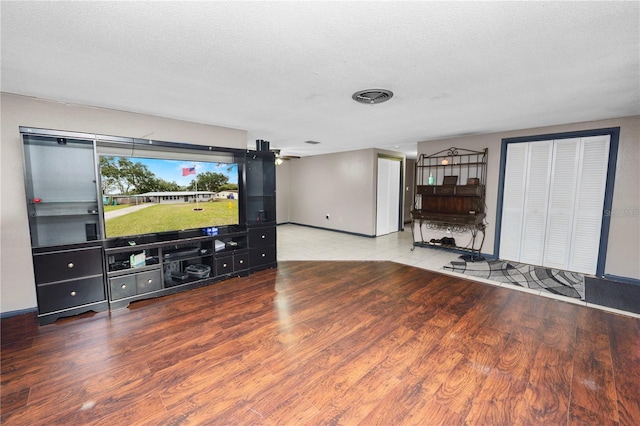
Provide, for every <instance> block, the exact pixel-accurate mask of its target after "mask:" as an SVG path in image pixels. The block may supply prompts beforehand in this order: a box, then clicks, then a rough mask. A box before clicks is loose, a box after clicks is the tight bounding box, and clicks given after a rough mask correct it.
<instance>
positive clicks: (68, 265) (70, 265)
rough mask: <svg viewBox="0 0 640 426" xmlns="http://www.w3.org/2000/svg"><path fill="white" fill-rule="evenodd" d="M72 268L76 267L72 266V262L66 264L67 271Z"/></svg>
mask: <svg viewBox="0 0 640 426" xmlns="http://www.w3.org/2000/svg"><path fill="white" fill-rule="evenodd" d="M74 266H76V265H74V264H73V262H69V263H68V264H67V268H69V269H71V268H73V267H74Z"/></svg>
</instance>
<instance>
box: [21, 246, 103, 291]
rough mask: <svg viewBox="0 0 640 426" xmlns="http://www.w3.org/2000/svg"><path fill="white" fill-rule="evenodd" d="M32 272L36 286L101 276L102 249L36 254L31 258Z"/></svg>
mask: <svg viewBox="0 0 640 426" xmlns="http://www.w3.org/2000/svg"><path fill="white" fill-rule="evenodd" d="M33 270H34V273H35V278H36V283H37V284H43V283H51V282H55V281H63V280H72V279H74V278H80V277H86V276H90V275H98V274H102V249H101V248H91V249H82V250H69V251H59V252H55V253H47V254H36V255H34V256H33Z"/></svg>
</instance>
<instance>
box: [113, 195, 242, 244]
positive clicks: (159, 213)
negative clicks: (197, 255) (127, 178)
mask: <svg viewBox="0 0 640 426" xmlns="http://www.w3.org/2000/svg"><path fill="white" fill-rule="evenodd" d="M198 207H199V208H200V209H202V210H199V211H196V210H194V209H195V208H196V204H195V203H188V204H156V205H153V206H151V207H146V208H144V209H142V210H138V211H136V212H133V213H128V214H125V215H123V216H120V217H116V218H113V219H109V220H106V221H105V227H106V231H107V232H106V233H107V237H108V238H111V237H118V236H125V235H138V234H148V233H154V232H165V231H175V230H181V229H192V228H205V227H209V226H218V225H233V224H237V223H238V200H220V201H215V202H202V203H199V206H198Z"/></svg>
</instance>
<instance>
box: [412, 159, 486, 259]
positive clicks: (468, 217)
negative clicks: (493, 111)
mask: <svg viewBox="0 0 640 426" xmlns="http://www.w3.org/2000/svg"><path fill="white" fill-rule="evenodd" d="M487 155H488V149H487V148H485V149H483V150H482V151H473V150H468V149H462V148H456V147H451V148H448V149H445V150H442V151H439V152H436V153H435V154H432V155H425V154H421V155H420V156H419V157H418V160H417V161H416V169H415V182H416V185H415V192H414V204H413V209H412V211H411V219H412V223H411V232H412V235H413V247H412V248H411V250H413V249H415V246H416V245H421V246H431V245H440V246H444V247H450V248H456V249H459V250H465V251H469V252H471V254H472V256H475V255H479V254H480V250H481V249H482V245H483V243H484V231H485V220H484V219H485V216H486V212H485V184H486V178H487ZM416 226H417V227H418V229H419V231H420V241H416V236H415V228H416ZM423 228H424V229H429V230H435V231H445V232H447V233H466V232H470V233H471V242H470V243H469V244H468V245H467V246H465V247H460V246H456V245H455V244H451V243H450V242H451V241H454V239H453V238H451V239H444V238H443V239H442V240H434V239H432V240H430V241H428V242H427V241H425V240H424V237H423ZM478 233H481V234H482V239H481V240H480V244H479V246H478V247H476V241H477V236H478ZM439 241H445V242H447V244H444V243H439Z"/></svg>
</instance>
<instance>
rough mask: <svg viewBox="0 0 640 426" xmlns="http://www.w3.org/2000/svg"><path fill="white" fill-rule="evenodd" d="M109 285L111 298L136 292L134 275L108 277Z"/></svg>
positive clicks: (132, 294)
mask: <svg viewBox="0 0 640 426" xmlns="http://www.w3.org/2000/svg"><path fill="white" fill-rule="evenodd" d="M109 287H110V289H111V300H118V299H122V298H124V297H130V296H134V295H135V294H136V277H135V275H124V276H122V277H116V278H111V279H109Z"/></svg>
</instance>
